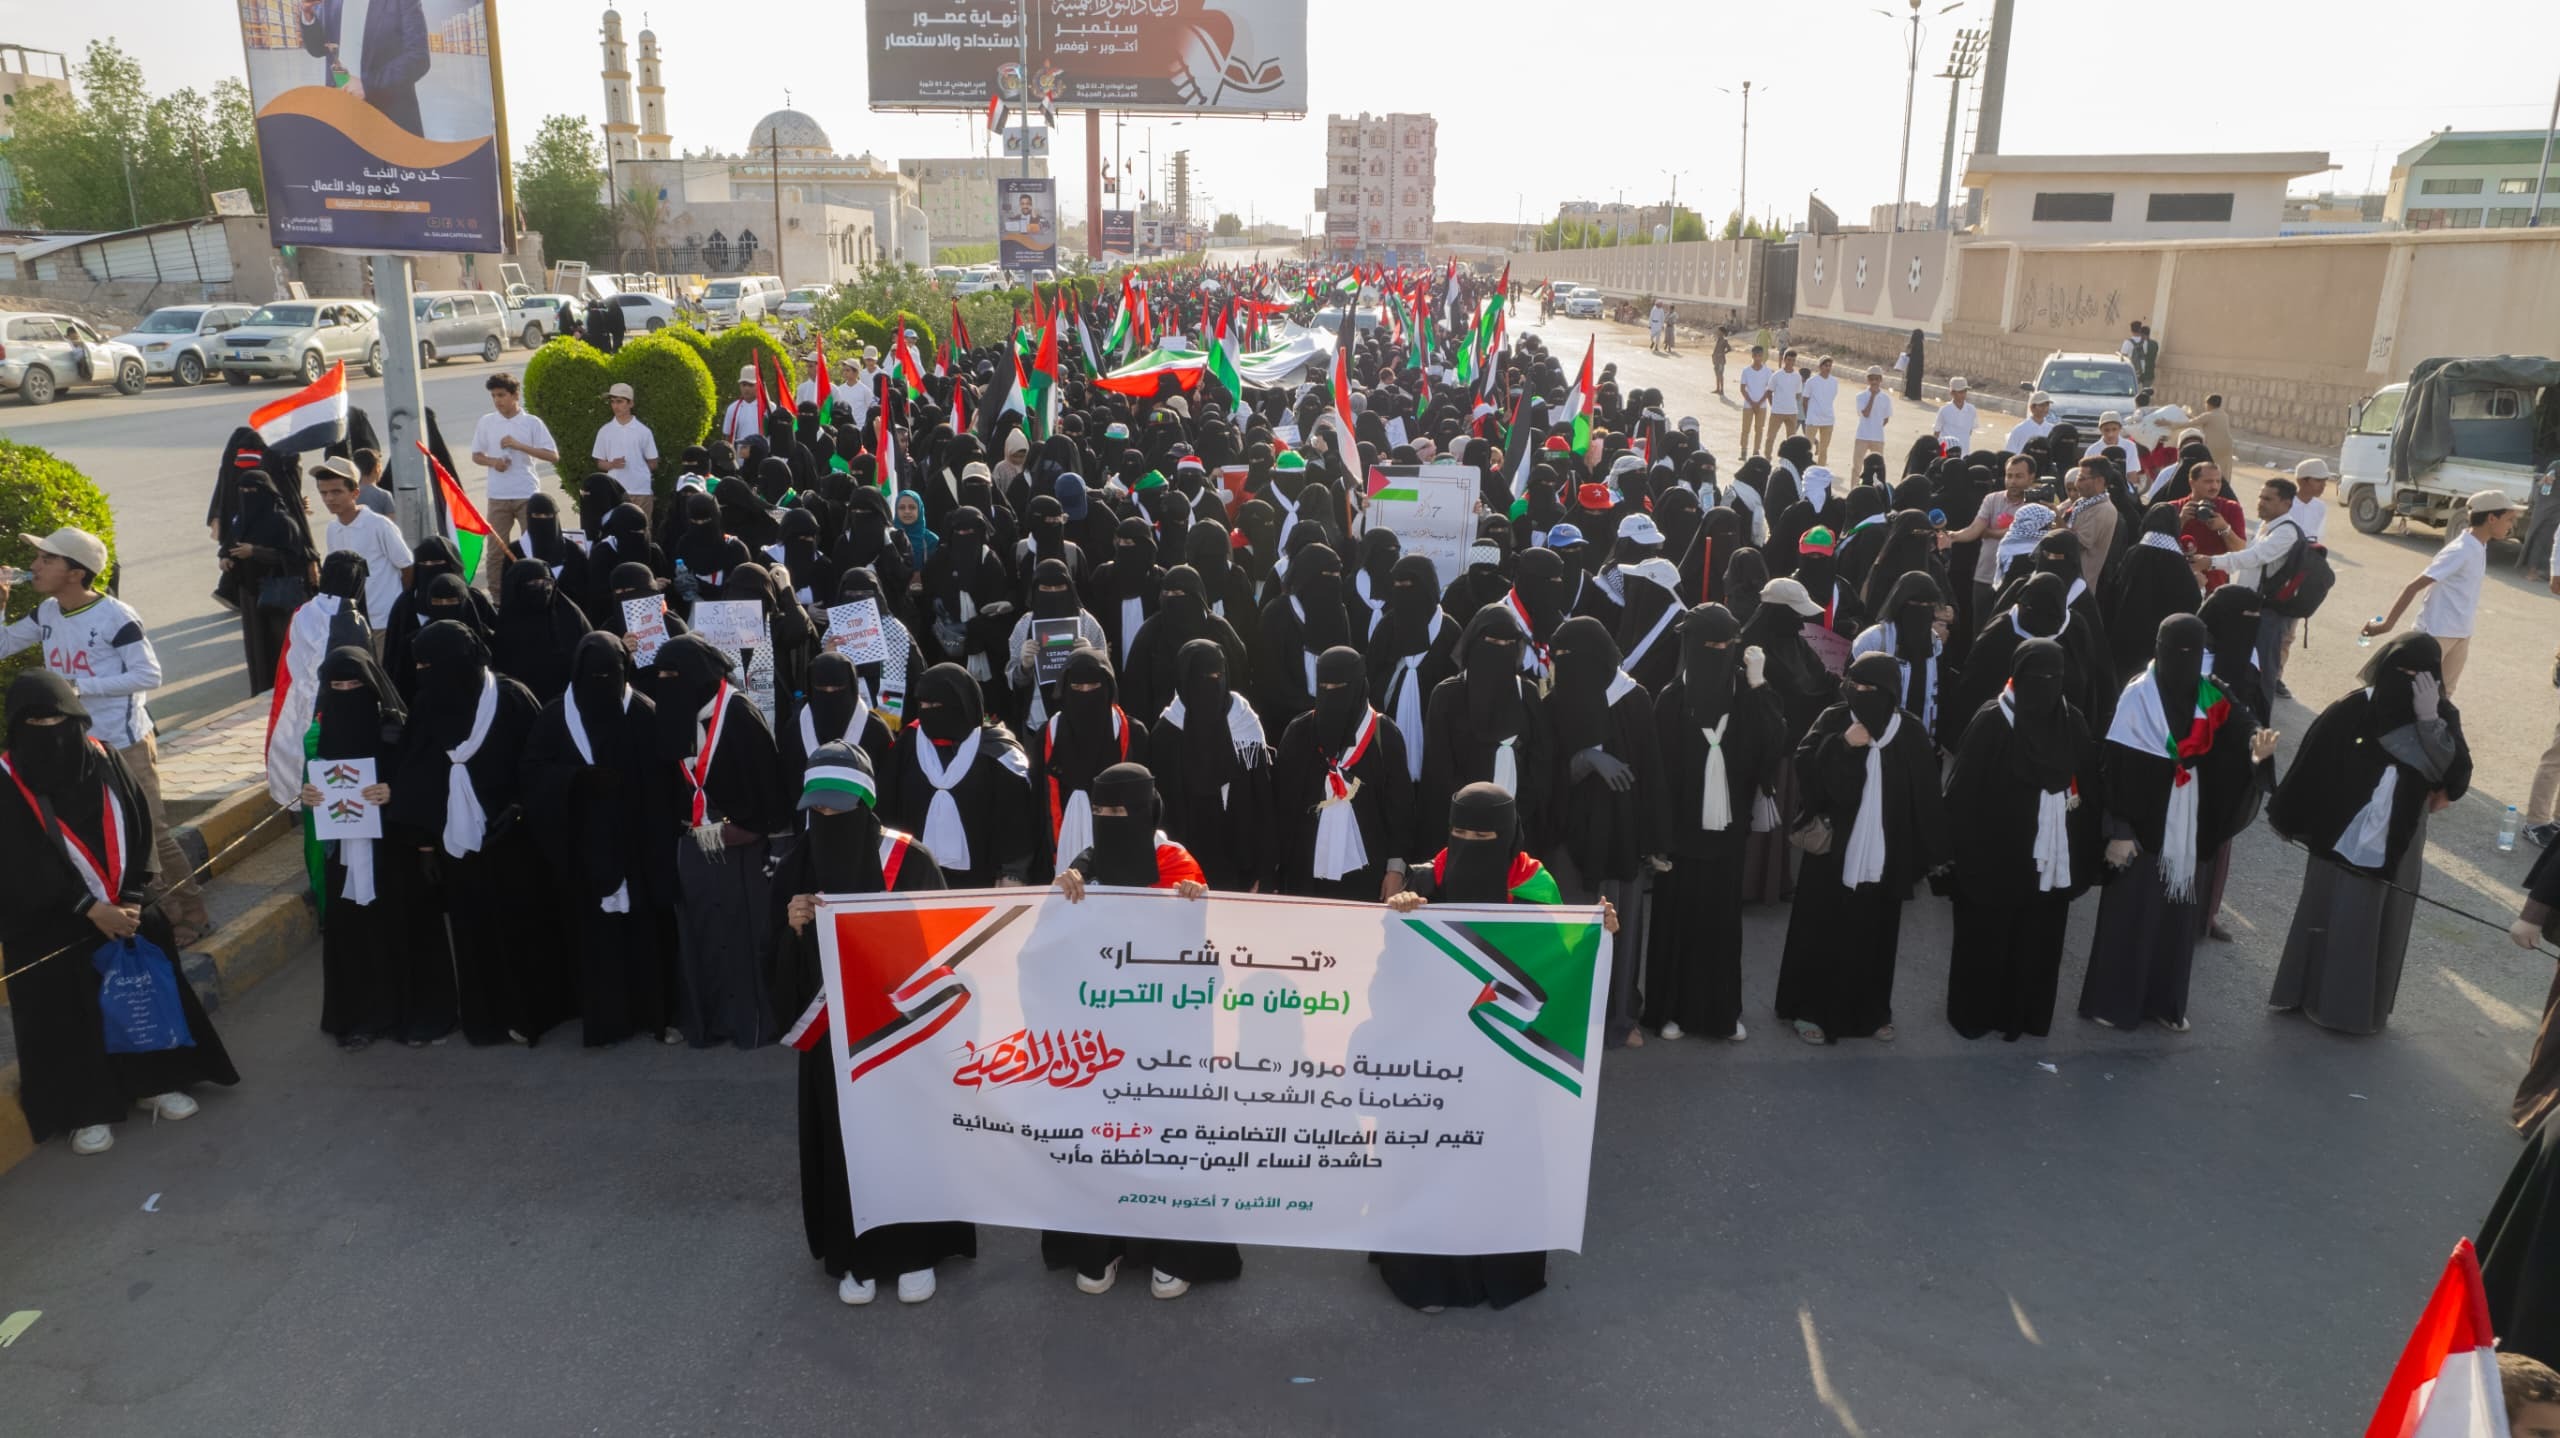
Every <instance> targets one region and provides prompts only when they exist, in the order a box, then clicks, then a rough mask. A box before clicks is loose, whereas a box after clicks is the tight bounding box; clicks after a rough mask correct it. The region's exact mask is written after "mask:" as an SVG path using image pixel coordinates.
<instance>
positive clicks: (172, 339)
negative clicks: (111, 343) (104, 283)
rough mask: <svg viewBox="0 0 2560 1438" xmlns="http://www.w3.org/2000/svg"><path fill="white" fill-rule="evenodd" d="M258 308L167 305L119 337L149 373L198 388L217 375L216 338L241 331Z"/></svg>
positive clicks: (250, 306) (145, 317)
mask: <svg viewBox="0 0 2560 1438" xmlns="http://www.w3.org/2000/svg"><path fill="white" fill-rule="evenodd" d="M256 309H257V306H255V305H164V306H162V307H161V308H159V309H156V310H153V311H152V312H151V313H150V314H148V315H145V316H143V319H142V323H141V324H138V325H136V326H134V327H133V328H132V329H131V330H129V331H127V332H126V333H124V334H120V335H117V336H116V342H117V343H118V344H128V345H131V346H133V347H134V348H135V349H136V350H139V351H141V353H142V365H143V370H144V372H145V373H148V374H150V375H153V376H165V377H166V378H169V379H172V380H175V381H177V382H178V383H179V384H182V385H198V384H202V383H204V381H205V377H206V376H207V375H209V374H211V373H212V372H213V350H214V344H215V340H214V336H216V335H219V334H221V333H222V332H223V331H225V330H229V329H234V328H237V327H238V326H239V324H240V322H241V321H243V320H245V319H247V318H249V315H250V313H251V312H252V311H254V310H256Z"/></svg>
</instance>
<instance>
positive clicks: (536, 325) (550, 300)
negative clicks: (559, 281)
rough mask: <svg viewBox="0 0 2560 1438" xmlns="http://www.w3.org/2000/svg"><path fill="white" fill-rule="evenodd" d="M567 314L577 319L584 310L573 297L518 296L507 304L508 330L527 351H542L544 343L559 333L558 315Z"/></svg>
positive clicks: (575, 297)
mask: <svg viewBox="0 0 2560 1438" xmlns="http://www.w3.org/2000/svg"><path fill="white" fill-rule="evenodd" d="M564 308H565V309H566V310H568V312H569V314H570V317H571V318H573V319H574V318H576V317H577V315H578V314H579V313H581V311H582V310H583V308H584V307H583V306H581V305H580V304H579V303H578V297H577V296H575V295H517V296H516V297H515V298H513V299H511V300H509V301H507V327H508V328H509V329H512V330H514V331H515V334H516V338H517V339H519V340H521V341H523V342H524V347H525V348H526V349H529V350H538V349H540V348H542V345H543V342H544V341H545V340H548V339H550V338H551V337H552V336H553V335H556V334H558V333H560V329H561V325H560V312H561V310H563V309H564Z"/></svg>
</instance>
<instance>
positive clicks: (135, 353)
mask: <svg viewBox="0 0 2560 1438" xmlns="http://www.w3.org/2000/svg"><path fill="white" fill-rule="evenodd" d="M0 322H5V323H0V389H5V390H14V391H16V393H17V396H18V399H19V401H20V402H21V403H24V404H51V403H53V397H54V396H55V395H57V394H60V393H61V392H62V391H63V390H64V389H66V388H69V387H71V386H74V385H106V384H111V385H114V386H115V387H116V391H117V392H118V393H119V394H139V393H141V392H142V385H143V377H144V375H145V374H146V373H147V371H146V370H145V369H144V367H143V362H142V351H140V350H138V349H135V348H134V347H133V346H131V345H129V344H126V343H124V342H122V341H121V340H111V339H108V338H107V337H105V336H104V335H101V334H99V333H98V332H97V331H96V330H94V329H92V328H90V327H89V325H88V324H87V322H85V321H82V320H77V319H74V318H72V317H71V316H69V315H54V314H11V315H0Z"/></svg>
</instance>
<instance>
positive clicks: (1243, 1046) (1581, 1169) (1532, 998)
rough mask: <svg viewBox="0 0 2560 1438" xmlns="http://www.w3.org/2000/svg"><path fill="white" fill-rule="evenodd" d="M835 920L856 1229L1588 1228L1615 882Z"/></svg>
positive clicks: (1365, 1239) (1107, 899)
mask: <svg viewBox="0 0 2560 1438" xmlns="http://www.w3.org/2000/svg"><path fill="white" fill-rule="evenodd" d="M818 934H819V944H820V955H821V959H822V962H821V964H820V967H821V969H822V971H823V973H824V982H825V984H826V990H827V1003H828V1011H829V1012H830V1013H831V1014H837V1015H851V1016H853V1017H852V1019H851V1021H849V1022H831V1023H829V1024H828V1026H827V1037H826V1040H825V1043H826V1045H827V1048H826V1057H827V1058H828V1059H829V1060H830V1063H829V1067H830V1068H831V1069H832V1070H833V1073H834V1077H835V1084H836V1110H837V1121H838V1122H839V1123H840V1124H841V1125H842V1126H843V1128H844V1130H845V1134H846V1144H845V1150H846V1152H847V1153H848V1154H850V1155H853V1160H852V1161H851V1162H850V1163H849V1164H848V1170H849V1172H848V1181H849V1183H850V1185H851V1190H852V1199H853V1213H854V1224H855V1227H856V1228H857V1229H859V1230H869V1229H872V1228H875V1227H878V1226H879V1225H881V1224H887V1223H904V1222H914V1221H918V1220H928V1219H959V1220H967V1221H974V1222H978V1223H994V1224H1003V1225H1007V1226H1011V1227H1020V1228H1051V1229H1060V1230H1064V1231H1068V1232H1081V1233H1120V1234H1131V1235H1136V1236H1141V1237H1151V1238H1179V1239H1194V1240H1205V1241H1212V1242H1242V1243H1271V1244H1289V1245H1297V1246H1304V1247H1311V1248H1332V1249H1346V1250H1349V1251H1350V1252H1353V1253H1360V1252H1364V1251H1374V1250H1381V1249H1383V1250H1388V1251H1393V1252H1403V1253H1518V1252H1523V1251H1532V1250H1542V1249H1567V1250H1578V1249H1579V1248H1580V1247H1581V1246H1582V1237H1583V1215H1584V1207H1585V1200H1586V1197H1587V1194H1588V1192H1589V1186H1590V1173H1589V1171H1590V1158H1591V1137H1592V1128H1593V1115H1594V1113H1595V1110H1596V1108H1597V1103H1598V1093H1599V1085H1600V1080H1601V1072H1600V1071H1601V1045H1600V1030H1601V1020H1602V1013H1601V1010H1602V1009H1603V1008H1605V1007H1606V1004H1605V1002H1601V1001H1604V1000H1605V999H1606V996H1607V994H1608V987H1607V984H1608V970H1609V954H1608V945H1606V944H1605V943H1603V942H1602V938H1603V935H1602V932H1601V928H1600V921H1599V911H1598V910H1597V909H1594V908H1585V907H1573V906H1567V905H1529V904H1519V905H1509V904H1506V905H1464V904H1451V905H1441V904H1434V905H1432V906H1431V907H1429V908H1427V909H1424V910H1421V911H1418V912H1416V913H1412V914H1396V913H1393V912H1390V911H1388V910H1385V909H1383V908H1381V907H1380V906H1378V905H1376V904H1346V903H1333V902H1329V901H1326V900H1320V899H1300V898H1277V897H1269V896H1257V895H1244V894H1226V893H1213V894H1211V895H1210V896H1208V897H1207V898H1206V899H1202V900H1187V899H1181V898H1177V897H1175V896H1174V895H1173V894H1171V893H1167V892H1162V891H1154V890H1130V889H1110V888H1105V887H1103V886H1100V885H1095V886H1092V887H1091V888H1090V889H1088V890H1087V896H1086V898H1085V900H1084V902H1082V903H1079V904H1070V903H1068V902H1066V900H1065V899H1064V898H1062V897H1060V896H1057V895H1054V894H1052V895H1046V896H1043V895H1042V894H1041V891H1039V890H1026V889H966V890H950V891H944V892H940V893H932V894H914V895H908V894H879V895H865V896H862V897H861V898H857V899H849V900H830V901H828V902H827V903H826V904H825V905H824V907H822V908H821V910H820V917H819V922H818Z"/></svg>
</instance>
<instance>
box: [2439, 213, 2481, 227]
mask: <svg viewBox="0 0 2560 1438" xmlns="http://www.w3.org/2000/svg"><path fill="white" fill-rule="evenodd" d="M2443 213H2444V227H2445V228H2446V229H2448V230H2476V229H2478V228H2480V222H2481V220H2482V219H2483V218H2485V217H2486V216H2487V214H2488V211H2486V210H2446V211H2444V212H2443Z"/></svg>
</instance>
